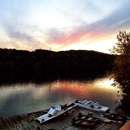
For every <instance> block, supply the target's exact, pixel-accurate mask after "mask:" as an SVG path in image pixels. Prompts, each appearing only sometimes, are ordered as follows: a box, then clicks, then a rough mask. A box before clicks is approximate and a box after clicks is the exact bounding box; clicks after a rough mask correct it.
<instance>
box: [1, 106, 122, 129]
mask: <svg viewBox="0 0 130 130" xmlns="http://www.w3.org/2000/svg"><path fill="white" fill-rule="evenodd" d="M46 112H47V110H42V111H38V112H33V113H28V114H23V115H18V116H12V117H8V118H0V130H38V129H40V130H49V129H55V130H119V129H120V128H121V127H122V124H117V123H110V124H106V123H101V124H100V125H97V126H96V127H94V128H85V127H80V126H74V125H72V124H71V119H72V118H73V117H75V116H77V115H78V113H79V112H81V113H83V114H87V113H88V112H90V111H89V110H87V109H83V108H79V107H76V108H74V109H72V110H71V111H69V112H68V114H67V115H62V116H60V117H58V118H56V119H53V120H51V121H48V122H46V123H44V124H40V123H38V122H36V121H35V118H36V117H38V116H40V115H43V114H45V113H46ZM93 114H94V116H96V117H99V116H100V115H101V113H98V112H93Z"/></svg>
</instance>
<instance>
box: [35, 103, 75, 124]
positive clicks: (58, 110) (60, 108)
mask: <svg viewBox="0 0 130 130" xmlns="http://www.w3.org/2000/svg"><path fill="white" fill-rule="evenodd" d="M76 106H77V105H76V104H74V103H70V104H67V105H60V104H59V105H57V106H55V107H51V108H50V109H49V111H48V112H47V113H46V114H44V115H42V116H39V117H37V118H35V120H36V121H38V122H39V123H45V122H47V121H49V120H52V119H54V118H56V117H59V116H61V115H63V114H65V113H67V112H68V111H70V110H71V109H73V108H74V107H76Z"/></svg>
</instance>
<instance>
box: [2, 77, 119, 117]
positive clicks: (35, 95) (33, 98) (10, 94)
mask: <svg viewBox="0 0 130 130" xmlns="http://www.w3.org/2000/svg"><path fill="white" fill-rule="evenodd" d="M111 84H112V80H109V79H108V78H101V79H96V80H93V81H82V82H80V81H60V80H57V81H54V82H51V83H43V84H34V83H25V84H12V85H2V86H0V117H8V116H13V115H18V114H24V113H29V112H34V111H39V110H43V109H46V108H49V107H50V106H54V105H57V104H65V103H69V102H73V101H75V100H76V99H79V100H85V99H88V100H93V101H98V102H99V103H100V104H102V105H106V106H109V107H110V108H111V111H114V109H115V107H116V106H117V104H118V102H119V100H120V97H119V96H118V95H117V91H118V89H117V88H114V87H112V86H111Z"/></svg>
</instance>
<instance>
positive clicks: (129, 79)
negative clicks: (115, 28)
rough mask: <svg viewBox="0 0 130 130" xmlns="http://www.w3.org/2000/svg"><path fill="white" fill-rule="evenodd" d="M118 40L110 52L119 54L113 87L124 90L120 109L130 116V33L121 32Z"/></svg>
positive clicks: (114, 71)
mask: <svg viewBox="0 0 130 130" xmlns="http://www.w3.org/2000/svg"><path fill="white" fill-rule="evenodd" d="M117 40H118V43H116V45H115V46H114V47H113V48H112V49H111V50H110V51H111V53H112V54H117V57H116V59H115V62H114V67H113V71H112V78H113V79H114V84H113V86H117V87H120V89H121V90H122V100H121V105H120V106H119V108H121V109H122V110H124V111H125V112H126V113H129V114H130V112H129V108H130V33H126V32H121V31H120V32H119V35H117Z"/></svg>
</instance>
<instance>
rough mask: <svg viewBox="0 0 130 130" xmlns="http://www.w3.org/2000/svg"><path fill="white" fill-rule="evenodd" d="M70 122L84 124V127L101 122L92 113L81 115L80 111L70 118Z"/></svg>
mask: <svg viewBox="0 0 130 130" xmlns="http://www.w3.org/2000/svg"><path fill="white" fill-rule="evenodd" d="M71 123H72V124H73V125H78V126H85V127H94V126H95V125H97V124H100V123H101V120H100V119H99V118H97V117H94V116H93V115H91V114H90V115H89V114H88V115H82V113H79V115H78V116H76V117H74V118H73V119H72V120H71Z"/></svg>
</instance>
